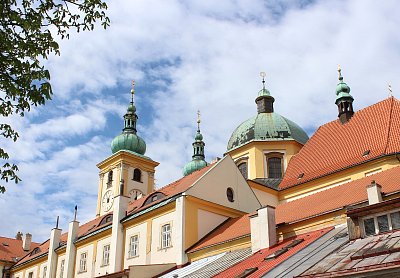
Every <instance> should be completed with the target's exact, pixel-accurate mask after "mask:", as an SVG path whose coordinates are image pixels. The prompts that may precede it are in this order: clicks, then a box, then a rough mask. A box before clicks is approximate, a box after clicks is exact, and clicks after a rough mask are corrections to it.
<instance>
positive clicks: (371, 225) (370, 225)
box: [364, 218, 375, 236]
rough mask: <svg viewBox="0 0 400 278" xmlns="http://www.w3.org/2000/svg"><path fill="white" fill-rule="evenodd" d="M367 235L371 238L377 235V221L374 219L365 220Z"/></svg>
mask: <svg viewBox="0 0 400 278" xmlns="http://www.w3.org/2000/svg"><path fill="white" fill-rule="evenodd" d="M364 229H365V235H366V236H370V235H374V234H375V221H374V218H369V219H365V220H364Z"/></svg>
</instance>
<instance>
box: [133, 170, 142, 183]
mask: <svg viewBox="0 0 400 278" xmlns="http://www.w3.org/2000/svg"><path fill="white" fill-rule="evenodd" d="M133 180H134V181H138V182H141V181H142V171H140V169H138V168H136V169H135V170H133Z"/></svg>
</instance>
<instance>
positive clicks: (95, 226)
mask: <svg viewBox="0 0 400 278" xmlns="http://www.w3.org/2000/svg"><path fill="white" fill-rule="evenodd" d="M108 215H110V213H109V214H106V215H103V216H101V217H97V218H95V219H93V220H91V221H89V222H87V223H85V224H82V225H81V226H79V229H78V235H77V236H78V238H80V237H82V236H85V235H87V234H89V233H91V232H94V231H97V230H99V229H101V228H103V227H105V226H107V225H109V224H110V223H112V222H108V223H104V224H103V223H101V221H102V220H103V219H104V218H106V217H107V216H108ZM100 224H101V225H100ZM67 239H68V233H63V234H62V235H61V237H60V242H64V243H65V242H66V241H67ZM49 245H50V240H49V239H48V240H46V241H45V242H43V243H42V244H37V246H36V247H39V252H37V253H35V254H30V253H28V254H26V253H25V254H24V255H25V256H24V257H23V256H21V257H23V258H22V259H21V260H19V261H18V263H16V264H15V266H19V265H21V264H24V263H26V262H27V261H30V260H32V259H35V258H38V257H40V256H41V255H44V254H46V253H47V252H48V251H49Z"/></svg>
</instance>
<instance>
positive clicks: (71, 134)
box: [0, 0, 400, 241]
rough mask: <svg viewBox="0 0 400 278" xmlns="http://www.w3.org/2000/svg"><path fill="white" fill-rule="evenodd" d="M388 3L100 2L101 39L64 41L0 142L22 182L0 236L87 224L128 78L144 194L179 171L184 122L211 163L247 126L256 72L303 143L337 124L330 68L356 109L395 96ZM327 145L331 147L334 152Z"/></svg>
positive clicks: (394, 28) (399, 36)
mask: <svg viewBox="0 0 400 278" xmlns="http://www.w3.org/2000/svg"><path fill="white" fill-rule="evenodd" d="M399 9H400V8H399V6H398V3H397V1H394V0H393V1H381V2H379V5H378V4H377V2H376V1H372V0H371V1H368V0H359V1H334V0H332V1H261V0H258V1H257V0H254V1H245V0H221V1H205V0H201V1H200V0H197V1H194V0H193V1H173V0H168V1H164V0H158V1H156V0H143V1H139V0H138V1H122V0H116V1H111V2H110V3H109V9H108V14H109V17H110V19H111V26H110V28H109V29H107V30H105V31H104V30H102V29H101V28H97V29H96V30H95V31H94V32H90V33H88V32H86V33H79V34H71V38H70V39H69V40H63V41H60V46H61V56H55V57H51V58H50V59H49V60H48V61H47V62H46V63H47V66H48V67H49V69H50V71H51V77H52V79H51V81H52V84H53V91H54V98H53V100H52V101H51V102H48V103H47V104H46V105H45V106H43V107H38V108H35V109H33V110H32V111H31V112H30V113H28V114H27V115H26V116H25V117H24V118H18V117H12V118H9V119H5V121H6V122H10V123H12V124H13V126H14V127H15V128H16V129H17V130H18V131H19V132H20V135H21V137H20V138H19V140H18V142H17V143H11V142H4V143H3V142H2V144H3V146H4V147H6V148H7V150H8V151H9V152H10V154H11V156H12V158H13V159H14V160H15V161H16V162H17V163H18V165H19V167H20V176H21V178H22V179H23V181H22V182H21V183H20V184H18V185H14V184H8V185H7V192H6V194H4V195H0V219H7V220H6V221H3V224H1V225H0V235H3V236H10V237H12V236H14V235H15V234H16V232H17V231H22V232H23V233H26V232H30V233H32V234H33V240H35V241H42V240H45V239H46V238H47V237H48V236H49V233H50V229H51V228H52V227H53V226H54V223H55V219H56V216H57V215H60V217H61V220H60V224H61V227H62V228H63V229H64V230H65V229H66V227H67V225H68V223H69V221H70V220H71V219H72V216H73V208H74V206H75V204H78V206H79V213H78V215H79V217H78V218H79V220H80V221H81V223H84V222H86V221H88V220H90V219H92V218H94V217H95V206H96V198H97V185H98V169H97V168H96V164H97V163H98V162H100V161H102V160H103V159H105V158H106V157H107V156H109V155H110V154H111V150H110V142H111V140H112V139H113V137H114V136H116V135H118V134H119V133H120V132H121V129H122V124H123V122H122V116H123V114H124V113H125V111H126V107H127V105H128V102H129V99H130V94H129V91H130V84H131V80H132V79H135V80H136V84H137V86H136V92H137V94H136V97H135V102H136V105H137V113H138V115H139V122H138V125H139V126H138V134H139V135H140V136H141V137H142V138H144V139H145V141H146V143H147V152H146V155H148V156H150V157H151V158H152V159H154V160H156V161H158V162H160V166H158V168H157V172H156V183H157V186H159V187H160V186H163V185H166V184H167V183H169V182H172V181H174V180H176V179H178V178H180V177H181V170H182V167H183V166H184V164H185V163H186V162H188V161H189V160H190V159H191V154H192V149H191V148H192V147H191V143H192V141H193V137H194V134H195V130H196V112H197V110H200V111H201V114H202V123H201V129H202V133H203V135H204V140H205V143H206V156H207V159H208V160H209V161H210V160H211V159H212V158H214V157H217V156H219V157H221V156H222V155H223V153H224V152H225V150H226V144H227V142H228V140H229V136H230V134H231V133H232V132H233V130H234V129H235V128H236V127H237V126H238V125H239V124H240V123H241V122H242V121H244V120H246V119H247V118H249V117H251V116H253V115H255V113H256V105H255V103H254V99H255V97H256V95H257V92H258V90H259V89H260V88H261V79H260V76H259V72H260V71H265V72H266V73H267V78H266V82H267V83H266V85H267V88H268V89H269V90H270V91H271V93H272V95H273V96H274V97H275V99H276V101H275V111H276V112H278V113H280V114H281V115H283V116H285V117H287V118H289V119H291V120H293V121H295V122H296V123H298V124H299V125H300V126H302V127H303V128H304V129H305V130H307V131H308V133H309V134H310V135H311V134H312V133H313V132H314V130H315V129H316V128H317V127H318V126H320V125H321V124H324V123H326V122H328V121H331V120H334V119H335V118H336V116H337V108H336V106H335V104H334V99H335V86H336V83H337V71H336V69H337V64H341V65H342V68H343V75H344V80H345V81H346V82H347V83H348V84H349V86H350V87H351V89H352V90H351V94H352V95H353V97H354V98H355V102H354V106H355V109H356V110H358V109H361V108H363V107H366V106H368V105H370V104H373V103H375V102H377V101H379V100H383V99H385V98H387V97H388V90H387V87H388V83H391V85H392V87H393V94H394V96H396V97H399V96H398V90H399V89H398V88H400V82H399V78H398V76H400V69H399V65H400V63H399V62H400V52H399V51H398V50H399V46H400V33H399V32H398V26H400V24H399V23H400V18H399V17H398V14H399V12H400V11H399ZM338 143H339V142H338Z"/></svg>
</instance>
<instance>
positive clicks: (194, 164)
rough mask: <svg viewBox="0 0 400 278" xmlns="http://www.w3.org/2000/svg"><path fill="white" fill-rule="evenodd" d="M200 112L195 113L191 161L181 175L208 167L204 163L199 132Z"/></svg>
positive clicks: (202, 145)
mask: <svg viewBox="0 0 400 278" xmlns="http://www.w3.org/2000/svg"><path fill="white" fill-rule="evenodd" d="M200 122H201V120H200V111H197V132H196V135H195V137H194V142H193V144H192V146H193V155H192V161H190V162H189V163H188V164H186V165H185V167H184V168H183V175H184V176H187V175H189V174H191V173H193V172H194V171H197V170H200V169H202V168H204V167H205V166H207V165H208V163H207V162H206V161H205V155H204V146H205V144H204V142H203V135H202V134H201V132H200Z"/></svg>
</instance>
